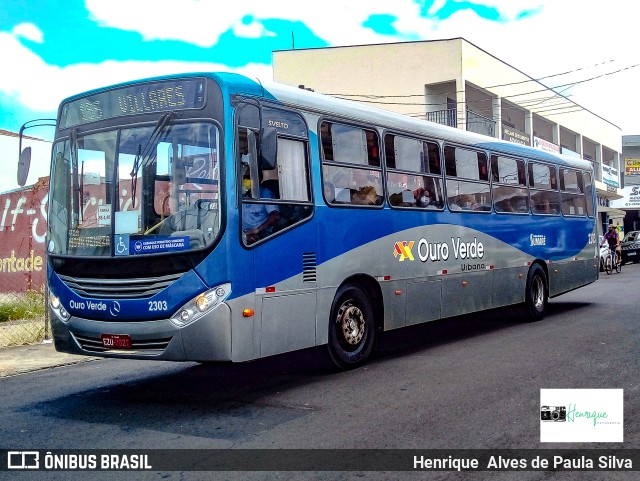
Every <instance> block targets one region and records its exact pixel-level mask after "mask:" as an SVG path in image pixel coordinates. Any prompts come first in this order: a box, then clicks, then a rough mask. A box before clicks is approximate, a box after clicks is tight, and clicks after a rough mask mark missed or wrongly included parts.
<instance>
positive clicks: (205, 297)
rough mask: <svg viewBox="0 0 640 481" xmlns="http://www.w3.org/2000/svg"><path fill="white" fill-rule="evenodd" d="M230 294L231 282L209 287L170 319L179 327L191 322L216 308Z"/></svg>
mask: <svg viewBox="0 0 640 481" xmlns="http://www.w3.org/2000/svg"><path fill="white" fill-rule="evenodd" d="M229 294H231V284H222V285H220V286H217V287H214V288H213V289H209V290H208V291H207V292H204V293H202V294H200V295H198V296H196V297H194V298H193V299H191V300H190V301H189V302H187V303H186V304H185V305H184V306H182V307H181V308H180V309H178V311H177V312H176V313H175V314H174V315H173V316H172V317H171V319H170V320H171V322H173V323H174V324H175V325H176V326H178V327H183V326H186V325H187V324H191V323H192V322H194V321H197V320H198V319H200V318H201V317H204V316H205V315H206V314H207V313H209V312H211V311H212V310H214V309H215V308H216V306H217V305H218V304H220V303H221V302H223V301H224V300H225V299H226V298H227V297H229Z"/></svg>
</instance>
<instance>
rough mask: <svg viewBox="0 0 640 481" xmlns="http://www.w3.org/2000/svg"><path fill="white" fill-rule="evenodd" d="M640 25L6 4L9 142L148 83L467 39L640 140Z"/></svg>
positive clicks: (147, 2)
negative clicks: (285, 53) (289, 56)
mask: <svg viewBox="0 0 640 481" xmlns="http://www.w3.org/2000/svg"><path fill="white" fill-rule="evenodd" d="M638 13H640V5H639V4H637V3H636V2H633V1H630V0H609V1H606V2H603V1H596V0H474V1H468V0H393V1H380V0H349V1H345V0H323V1H322V2H301V1H299V0H295V1H294V0H269V1H265V0H235V1H232V2H228V3H227V2H223V1H222V0H179V1H178V0H176V1H174V2H169V1H166V0H165V1H158V0H0V129H4V130H9V131H13V132H17V131H18V130H19V129H20V126H21V125H22V124H23V123H24V122H26V121H28V120H31V119H36V118H52V117H55V115H56V112H57V106H58V104H59V103H60V101H61V100H63V99H64V98H66V97H68V96H70V95H73V94H76V93H79V92H82V91H86V90H91V89H94V88H98V87H102V86H107V85H111V84H115V83H119V82H124V81H127V80H133V79H137V78H146V77H152V76H156V75H162V74H170V73H180V72H193V71H234V72H239V73H243V74H247V75H250V76H252V77H259V78H262V79H266V80H271V79H272V78H273V74H272V69H271V56H272V51H273V50H284V49H290V48H292V47H295V48H314V47H326V46H344V45H361V44H372V43H389V42H406V41H417V40H436V39H447V38H456V37H462V38H465V39H466V40H468V41H470V42H472V43H473V44H475V45H476V46H478V47H480V48H482V49H483V50H485V51H487V52H489V53H490V54H492V55H494V56H496V57H497V58H499V59H500V60H502V61H504V62H506V63H508V64H509V65H511V66H513V67H515V68H517V69H519V70H521V71H522V72H524V73H525V74H527V75H530V76H531V77H533V78H542V77H546V78H545V80H544V81H543V82H544V83H545V85H547V86H549V87H555V86H562V87H558V90H559V91H561V92H562V94H563V95H566V96H568V97H569V98H570V99H571V100H573V101H574V102H576V103H578V104H579V105H581V106H582V107H584V108H586V109H588V110H590V111H591V112H593V113H595V114H597V115H599V116H601V117H603V118H604V119H606V120H608V121H609V122H611V123H613V124H615V125H617V126H619V127H620V128H621V129H622V134H626V135H632V134H640V122H638V121H637V120H636V118H637V113H638V112H640V95H638V86H640V49H638V47H637V40H636V39H637V37H636V36H635V34H636V31H637V29H638V26H637V17H638ZM566 72H569V73H566ZM557 74H563V75H557ZM549 76H551V77H549ZM574 82H577V83H576V84H575V85H568V86H567V84H572V83H574ZM363 93H366V92H363ZM417 93H421V92H417ZM393 94H394V92H389V95H393ZM33 135H40V136H42V137H45V136H46V134H45V133H42V134H40V133H38V134H36V133H33ZM4 168H5V167H1V168H0V169H4Z"/></svg>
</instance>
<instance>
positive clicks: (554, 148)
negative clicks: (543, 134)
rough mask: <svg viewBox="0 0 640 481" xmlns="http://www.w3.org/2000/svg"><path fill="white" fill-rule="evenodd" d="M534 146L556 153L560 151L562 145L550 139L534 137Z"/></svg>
mask: <svg viewBox="0 0 640 481" xmlns="http://www.w3.org/2000/svg"><path fill="white" fill-rule="evenodd" d="M533 146H534V147H535V148H536V149H540V150H544V151H546V152H553V153H555V154H559V153H560V146H559V145H556V144H554V143H553V142H549V141H548V140H544V139H541V138H540V137H534V138H533Z"/></svg>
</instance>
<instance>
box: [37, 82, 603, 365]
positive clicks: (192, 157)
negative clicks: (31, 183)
mask: <svg viewBox="0 0 640 481" xmlns="http://www.w3.org/2000/svg"><path fill="white" fill-rule="evenodd" d="M48 209H49V210H48V233H47V252H48V287H49V290H50V296H49V299H48V303H49V308H50V311H51V320H52V331H53V338H54V342H55V347H56V349H57V350H59V351H62V352H68V353H75V354H83V355H90V356H108V357H119V358H129V359H158V360H173V361H202V362H208V361H247V360H252V359H257V358H262V357H265V356H271V355H274V354H279V353H284V352H289V351H294V350H298V349H304V348H309V347H312V346H320V345H326V346H327V348H328V349H327V351H328V353H329V356H330V358H331V359H332V360H333V362H334V363H335V364H336V365H337V366H338V367H339V368H350V367H354V366H357V365H360V364H361V363H363V362H365V361H366V359H367V358H368V357H369V355H370V354H371V352H372V349H373V347H374V345H375V343H376V340H377V338H378V337H379V336H380V335H381V334H382V333H383V332H384V331H388V330H392V329H396V328H400V327H403V326H409V325H414V324H418V323H423V322H426V321H431V320H436V319H441V318H446V317H450V316H458V315H462V314H466V313H471V312H476V311H481V310H485V309H491V308H496V307H500V306H509V305H516V304H520V305H521V306H522V309H521V312H522V313H523V316H524V317H527V318H528V319H532V320H537V319H541V318H542V317H543V316H544V314H545V310H546V308H547V301H548V299H549V298H550V297H555V296H558V295H560V294H562V293H565V292H568V291H571V290H573V289H576V288H578V287H581V286H584V285H587V284H589V283H591V282H593V281H595V280H596V279H597V277H598V257H597V249H596V241H597V239H596V217H595V189H594V182H593V173H592V166H591V164H590V163H589V162H588V161H584V160H580V159H575V158H570V157H565V156H562V155H555V154H552V153H548V152H544V151H542V150H537V149H533V148H530V147H527V146H522V145H518V144H514V143H508V142H503V141H500V140H498V139H494V138H490V137H486V136H481V135H476V134H473V133H468V132H464V131H461V130H458V129H454V128H450V127H446V126H442V125H438V124H434V123H431V122H426V121H421V120H418V119H413V118H409V117H406V116H402V115H398V114H395V113H392V112H387V111H384V110H378V109H374V108H369V107H367V106H363V105H360V104H357V103H352V102H348V101H344V100H340V99H336V98H332V97H329V96H324V95H321V94H318V93H315V92H310V91H307V90H305V89H299V88H293V87H288V86H284V85H278V84H267V83H262V82H260V81H257V80H252V79H249V78H247V77H244V76H240V75H237V74H231V73H216V74H214V73H198V74H188V75H179V76H167V77H162V78H155V79H148V80H141V81H135V82H130V83H126V84H120V85H116V86H111V87H108V88H104V89H99V90H94V91H91V92H87V93H83V94H80V95H76V96H74V97H71V98H69V99H66V100H64V101H63V102H62V103H61V105H60V108H59V111H58V117H57V122H56V130H55V140H54V144H53V152H52V164H51V177H50V194H49V206H48Z"/></svg>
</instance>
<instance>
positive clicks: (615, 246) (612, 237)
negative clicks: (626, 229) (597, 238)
mask: <svg viewBox="0 0 640 481" xmlns="http://www.w3.org/2000/svg"><path fill="white" fill-rule="evenodd" d="M605 241H606V242H607V243H608V244H609V249H611V250H612V251H613V252H615V253H616V264H620V262H621V261H622V258H621V255H622V250H621V248H620V237H619V236H618V231H617V230H616V228H615V227H614V226H613V224H609V231H608V232H607V233H605V235H604V236H603V238H602V243H601V244H600V245H601V246H603V245H604V243H605Z"/></svg>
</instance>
